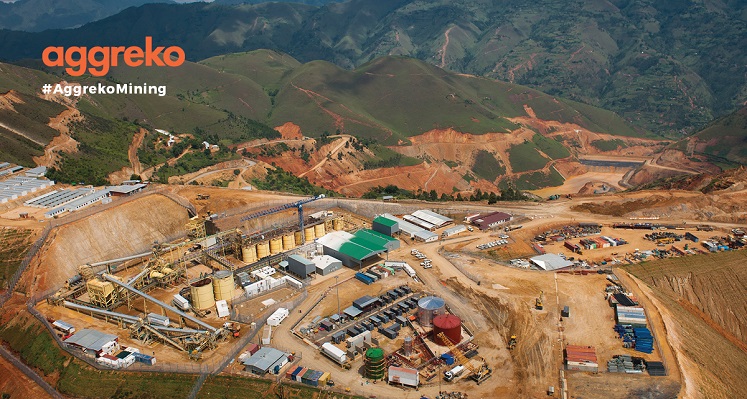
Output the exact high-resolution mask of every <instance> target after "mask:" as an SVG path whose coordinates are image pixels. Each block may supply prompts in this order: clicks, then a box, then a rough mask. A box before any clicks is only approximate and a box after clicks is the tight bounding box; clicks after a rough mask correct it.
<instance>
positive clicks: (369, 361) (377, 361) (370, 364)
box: [366, 348, 386, 380]
mask: <svg viewBox="0 0 747 399" xmlns="http://www.w3.org/2000/svg"><path fill="white" fill-rule="evenodd" d="M385 360H386V359H385V357H384V350H383V349H381V348H368V350H367V351H366V378H369V379H372V380H383V379H384V371H385V369H386V361H385Z"/></svg>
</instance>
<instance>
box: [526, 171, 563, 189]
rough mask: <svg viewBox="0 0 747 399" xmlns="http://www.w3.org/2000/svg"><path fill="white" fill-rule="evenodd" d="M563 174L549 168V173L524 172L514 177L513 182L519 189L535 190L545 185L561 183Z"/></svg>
mask: <svg viewBox="0 0 747 399" xmlns="http://www.w3.org/2000/svg"><path fill="white" fill-rule="evenodd" d="M563 181H564V180H563V176H561V175H560V173H558V171H556V170H555V168H550V173H545V172H543V171H539V172H534V173H525V174H522V175H519V177H517V178H516V179H514V184H515V185H516V187H517V188H518V189H519V190H537V189H540V188H545V187H556V186H562V185H563Z"/></svg>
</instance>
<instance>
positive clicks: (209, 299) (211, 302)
mask: <svg viewBox="0 0 747 399" xmlns="http://www.w3.org/2000/svg"><path fill="white" fill-rule="evenodd" d="M190 295H191V298H192V307H193V308H195V309H198V310H203V309H207V308H211V307H213V306H215V294H214V293H213V279H212V278H210V277H208V278H204V279H202V280H200V281H196V282H194V283H192V286H191V287H190Z"/></svg>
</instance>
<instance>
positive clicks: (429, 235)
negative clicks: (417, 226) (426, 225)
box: [413, 230, 438, 241]
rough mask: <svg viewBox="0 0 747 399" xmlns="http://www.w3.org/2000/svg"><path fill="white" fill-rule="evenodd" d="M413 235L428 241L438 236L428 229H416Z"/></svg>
mask: <svg viewBox="0 0 747 399" xmlns="http://www.w3.org/2000/svg"><path fill="white" fill-rule="evenodd" d="M413 235H414V236H415V237H417V238H419V239H421V240H423V241H428V240H430V239H432V238H438V234H436V233H434V232H432V231H428V230H420V231H416V232H415V233H414V234H413Z"/></svg>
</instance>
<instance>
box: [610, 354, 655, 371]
mask: <svg viewBox="0 0 747 399" xmlns="http://www.w3.org/2000/svg"><path fill="white" fill-rule="evenodd" d="M645 368H646V366H645V365H644V363H643V359H641V358H638V357H632V356H630V355H615V356H613V357H612V359H611V360H610V361H608V362H607V371H608V372H610V373H627V374H637V373H643V370H644V369H645Z"/></svg>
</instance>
